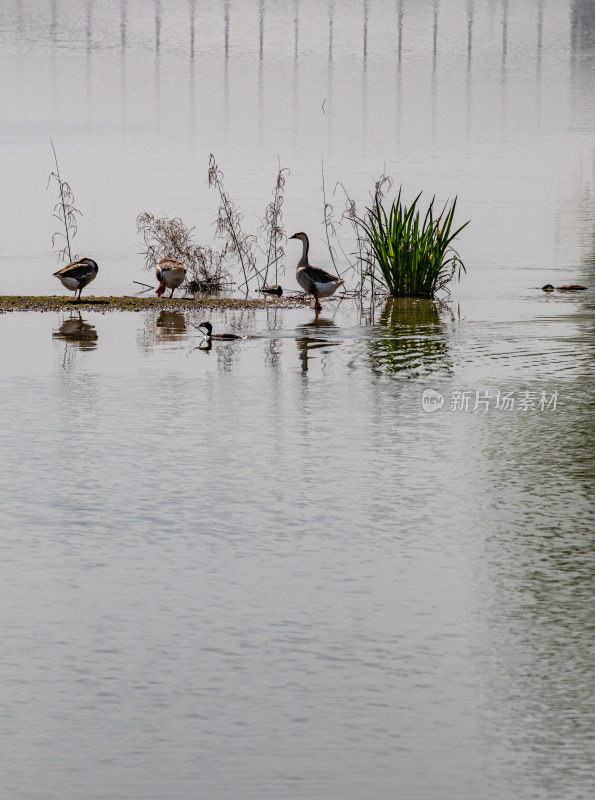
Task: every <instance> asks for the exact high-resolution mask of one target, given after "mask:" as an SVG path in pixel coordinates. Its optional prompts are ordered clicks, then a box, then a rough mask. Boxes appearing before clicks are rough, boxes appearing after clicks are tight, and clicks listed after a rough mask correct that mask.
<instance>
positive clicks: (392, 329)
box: [368, 298, 452, 377]
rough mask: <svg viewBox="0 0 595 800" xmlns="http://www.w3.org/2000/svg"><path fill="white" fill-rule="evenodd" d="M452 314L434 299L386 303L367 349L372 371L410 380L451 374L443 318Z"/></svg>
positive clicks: (400, 299)
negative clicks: (402, 374) (402, 376)
mask: <svg viewBox="0 0 595 800" xmlns="http://www.w3.org/2000/svg"><path fill="white" fill-rule="evenodd" d="M449 314H450V310H449V307H448V306H447V305H446V304H444V303H440V302H438V301H435V300H423V299H422V300H410V299H408V298H393V299H392V300H387V301H386V303H385V304H384V306H383V308H382V310H381V312H380V315H379V316H378V320H377V321H378V327H377V328H376V329H374V331H373V332H372V335H371V337H370V342H369V346H368V352H369V357H370V363H371V366H372V370H373V372H374V373H375V374H378V375H380V374H397V373H406V374H407V375H408V376H410V377H420V376H423V375H428V374H430V373H433V372H444V373H446V374H449V373H450V372H451V371H452V361H451V358H450V355H449V347H448V335H447V333H446V331H445V328H444V323H443V321H442V319H441V316H442V317H444V316H446V315H449Z"/></svg>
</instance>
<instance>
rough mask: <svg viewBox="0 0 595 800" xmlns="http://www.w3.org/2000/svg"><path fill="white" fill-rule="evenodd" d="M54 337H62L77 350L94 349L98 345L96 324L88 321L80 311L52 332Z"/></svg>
mask: <svg viewBox="0 0 595 800" xmlns="http://www.w3.org/2000/svg"><path fill="white" fill-rule="evenodd" d="M52 338H53V339H61V340H62V341H63V342H66V345H67V346H68V345H72V346H74V348H75V349H77V350H94V349H95V348H96V347H97V331H96V330H95V325H91V323H90V322H86V321H85V320H84V319H83V318H82V316H81V314H80V311H79V313H78V314H76V315H73V316H71V317H68V319H65V320H64V321H63V322H62V324H61V325H60V327H59V328H58V330H57V331H54V332H53V333H52Z"/></svg>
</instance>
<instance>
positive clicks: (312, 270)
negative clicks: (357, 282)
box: [289, 231, 345, 311]
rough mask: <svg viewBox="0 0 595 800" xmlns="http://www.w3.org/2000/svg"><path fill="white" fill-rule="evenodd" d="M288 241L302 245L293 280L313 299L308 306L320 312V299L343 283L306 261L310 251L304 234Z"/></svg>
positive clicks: (295, 234)
mask: <svg viewBox="0 0 595 800" xmlns="http://www.w3.org/2000/svg"><path fill="white" fill-rule="evenodd" d="M289 238H290V239H299V240H300V241H301V243H302V245H303V250H302V257H301V258H300V260H299V261H298V265H297V268H296V271H295V278H296V280H297V282H298V283H299V285H300V286H301V287H302V289H303V290H304V291H305V292H307V293H308V294H311V295H312V297H313V298H314V301H315V302H314V305H313V306H310V308H313V309H314V310H315V311H320V310H321V308H322V306H321V305H320V301H319V298H320V297H330V296H331V295H332V294H334V293H335V292H336V291H337V289H338V288H339V286H342V285H343V284H344V283H345V281H344V280H342V279H341V278H337V276H336V275H331V274H330V272H325V270H323V269H319V268H318V267H313V266H312V265H311V264H310V263H309V261H308V250H309V249H310V242H309V241H308V237H307V236H306V234H305V233H303V232H302V231H300V233H294V234H293V236H290V237H289Z"/></svg>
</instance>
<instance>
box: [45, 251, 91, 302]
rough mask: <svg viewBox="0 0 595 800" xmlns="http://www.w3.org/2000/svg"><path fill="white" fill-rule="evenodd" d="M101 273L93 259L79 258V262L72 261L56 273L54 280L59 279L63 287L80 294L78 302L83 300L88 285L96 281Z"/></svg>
mask: <svg viewBox="0 0 595 800" xmlns="http://www.w3.org/2000/svg"><path fill="white" fill-rule="evenodd" d="M98 272H99V267H98V266H97V262H96V261H93V259H92V258H79V260H78V261H71V262H70V264H67V265H66V266H65V267H62V269H59V270H58V272H54V278H59V279H60V281H61V282H62V286H64V287H65V288H66V289H70V291H71V292H77V291H78V293H79V296H78V298H76V299H77V300H80V299H81V292H82V290H83V289H84V288H85V286H86V285H87V284H88V283H91V281H94V280H95V278H96V277H97V273H98Z"/></svg>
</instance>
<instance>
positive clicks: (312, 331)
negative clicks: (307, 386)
mask: <svg viewBox="0 0 595 800" xmlns="http://www.w3.org/2000/svg"><path fill="white" fill-rule="evenodd" d="M331 328H333V329H335V330H336V329H337V326H336V325H335V323H334V322H333V320H332V319H325V318H324V317H321V316H320V314H318V313H317V314H315V315H314V319H313V320H312V322H308V323H306V324H305V325H298V326H297V328H296V329H295V331H296V334H297V335H296V337H295V343H296V345H297V349H298V354H299V357H300V361H301V364H302V372H307V371H308V360H309V358H310V357H311V354H312V353H313V351H314V350H320V349H322V348H324V352H323V354H322V355H324V353H326V351H327V349H328V348H329V347H336V346H337V345H338V344H339V342H335V341H332V340H331V339H330V338H328V337H325V336H324V331H325V330H326V331H329V330H330V329H331Z"/></svg>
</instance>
